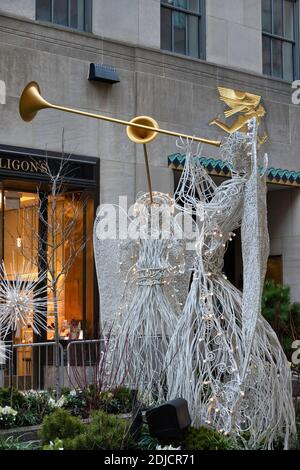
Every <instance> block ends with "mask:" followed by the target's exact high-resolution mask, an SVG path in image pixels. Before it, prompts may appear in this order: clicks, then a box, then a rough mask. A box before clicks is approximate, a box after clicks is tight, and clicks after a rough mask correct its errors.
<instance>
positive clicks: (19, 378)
mask: <svg viewBox="0 0 300 470" xmlns="http://www.w3.org/2000/svg"><path fill="white" fill-rule="evenodd" d="M101 343H102V340H100V339H97V340H78V341H77V340H76V341H71V342H69V343H68V344H67V346H66V347H65V348H64V347H63V346H62V344H60V345H59V373H60V387H64V386H65V387H74V386H76V385H79V383H80V382H81V383H84V384H85V385H87V384H89V383H91V382H92V381H93V378H94V376H93V374H94V371H95V365H96V364H97V361H98V359H99V357H100V351H101ZM55 348H56V345H55V342H43V343H27V344H14V345H12V344H11V345H10V346H9V354H8V359H7V360H6V363H5V365H2V366H0V367H2V370H1V371H0V372H1V374H0V379H1V380H0V387H1V386H4V387H11V386H12V387H15V388H16V389H18V390H47V389H49V388H54V387H55V382H56V380H55V378H56V367H55ZM1 382H2V383H1Z"/></svg>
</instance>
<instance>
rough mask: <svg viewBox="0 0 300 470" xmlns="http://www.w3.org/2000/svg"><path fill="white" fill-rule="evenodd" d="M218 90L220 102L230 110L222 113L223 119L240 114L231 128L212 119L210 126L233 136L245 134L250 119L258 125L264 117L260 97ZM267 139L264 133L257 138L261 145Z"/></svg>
mask: <svg viewBox="0 0 300 470" xmlns="http://www.w3.org/2000/svg"><path fill="white" fill-rule="evenodd" d="M218 90H219V94H220V100H221V101H223V102H224V103H225V104H226V105H227V106H228V107H229V108H230V109H228V110H226V111H225V112H224V114H225V117H226V118H229V117H231V116H234V115H235V114H237V113H242V114H240V116H238V118H237V119H236V120H235V121H234V123H233V124H232V125H231V126H228V125H227V124H225V123H224V122H222V121H220V120H219V119H213V120H212V121H211V122H210V123H209V125H210V126H212V125H216V126H218V127H220V129H223V131H225V132H227V133H228V134H233V133H234V132H237V131H239V132H243V133H245V132H247V130H248V127H247V124H248V122H249V121H250V120H251V119H253V118H256V120H257V124H258V125H259V124H260V122H261V119H262V118H263V117H264V116H265V115H266V110H265V108H264V107H263V106H262V104H261V96H259V95H254V94H252V93H247V92H243V91H238V90H232V89H231V88H224V87H218ZM267 139H268V136H267V134H266V133H265V134H264V135H263V136H262V137H259V136H258V142H259V143H260V144H261V145H262V144H263V143H265V142H266V140H267Z"/></svg>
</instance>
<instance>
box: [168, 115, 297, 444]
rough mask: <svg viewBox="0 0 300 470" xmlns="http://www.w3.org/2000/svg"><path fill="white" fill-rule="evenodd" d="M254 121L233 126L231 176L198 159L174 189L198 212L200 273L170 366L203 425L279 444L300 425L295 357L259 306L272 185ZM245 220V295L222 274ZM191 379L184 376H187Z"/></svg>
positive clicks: (228, 146) (173, 382) (228, 150)
mask: <svg viewBox="0 0 300 470" xmlns="http://www.w3.org/2000/svg"><path fill="white" fill-rule="evenodd" d="M256 132H257V129H256V121H255V120H253V121H251V123H250V124H249V132H248V134H241V133H234V134H232V135H230V136H229V137H228V140H227V142H226V143H225V145H224V146H223V153H225V157H226V158H227V160H229V163H230V165H231V167H232V178H231V179H230V180H228V181H225V182H223V183H221V185H220V186H217V185H216V184H215V183H214V181H213V180H212V179H211V178H210V176H209V175H208V174H207V172H206V170H205V169H204V168H203V166H202V165H201V164H199V163H197V159H194V158H193V153H192V145H191V143H187V149H186V150H187V151H186V165H185V169H184V171H183V174H182V177H181V180H180V183H179V187H178V189H177V193H176V203H177V204H178V206H181V210H183V211H188V212H189V213H193V214H195V215H197V216H198V220H199V226H200V236H199V240H198V243H197V245H196V251H195V261H194V276H193V279H192V283H191V288H190V291H189V294H188V296H187V299H186V303H185V305H184V307H183V311H182V315H181V317H180V319H179V321H178V324H177V327H176V329H175V332H174V334H173V337H172V339H171V341H170V345H169V348H168V352H167V357H166V364H168V363H171V362H172V366H171V367H169V368H168V373H167V384H168V398H169V399H172V398H175V397H177V396H182V397H183V398H185V399H186V400H187V401H188V403H189V407H190V411H191V415H192V419H193V422H194V424H195V425H203V424H205V425H210V426H212V427H214V428H215V429H217V430H218V431H219V432H222V433H224V434H229V433H232V434H233V435H235V436H239V437H241V438H242V436H243V435H244V433H245V432H246V431H247V432H248V434H249V435H250V439H249V440H248V442H247V443H246V442H245V446H246V445H247V446H249V447H250V448H254V447H255V446H256V445H258V443H260V442H261V441H262V440H263V439H265V442H266V444H265V445H266V447H268V448H271V447H272V445H273V442H274V440H275V439H276V438H277V437H279V436H280V435H283V436H284V439H285V447H287V446H288V440H289V436H290V434H292V433H293V432H294V429H295V428H294V409H293V403H292V394H291V379H290V371H289V369H288V364H287V360H286V358H285V356H284V353H283V351H282V348H281V346H280V344H279V341H278V340H277V337H276V335H275V333H274V332H273V330H272V328H271V327H270V326H269V324H268V323H267V322H266V321H265V320H264V319H263V317H262V316H261V314H260V301H261V293H262V286H263V280H264V276H265V271H266V260H267V256H268V247H269V245H268V242H269V240H268V231H267V223H266V183H265V179H264V175H261V173H260V169H259V168H258V165H257V154H256V142H257V135H256ZM241 225H242V239H243V260H244V294H243V295H242V293H241V292H240V291H239V290H238V289H236V288H235V287H234V286H233V285H232V284H231V283H230V282H229V281H228V280H227V278H226V276H225V275H224V274H223V273H222V270H223V263H224V254H225V251H226V247H227V244H228V242H229V241H230V240H231V239H232V237H233V236H234V230H236V229H237V228H238V227H240V226H241ZM182 377H184V380H182Z"/></svg>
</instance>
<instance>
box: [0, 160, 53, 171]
mask: <svg viewBox="0 0 300 470" xmlns="http://www.w3.org/2000/svg"><path fill="white" fill-rule="evenodd" d="M0 170H11V171H23V172H25V173H46V172H47V164H46V162H44V161H42V160H37V161H33V160H18V159H12V158H3V157H1V158H0Z"/></svg>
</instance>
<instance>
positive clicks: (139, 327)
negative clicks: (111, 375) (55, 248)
mask: <svg viewBox="0 0 300 470" xmlns="http://www.w3.org/2000/svg"><path fill="white" fill-rule="evenodd" d="M153 200H154V202H153V204H150V199H149V195H148V194H143V195H142V196H140V197H139V198H138V199H137V202H136V204H135V209H134V211H135V215H136V216H137V218H136V219H134V220H133V221H132V222H131V224H130V227H129V235H130V236H129V240H128V241H126V242H125V243H123V244H122V245H121V247H120V248H121V252H122V262H123V263H124V266H125V269H128V272H127V276H126V279H125V289H124V294H123V297H122V299H121V302H120V307H119V311H118V316H117V324H118V329H117V332H116V345H115V353H114V359H113V363H114V366H115V367H116V368H118V371H119V373H118V378H119V380H123V378H125V382H126V383H127V384H128V385H130V387H132V388H135V389H138V390H139V391H140V392H141V393H143V395H144V398H145V399H146V400H148V401H150V402H153V401H156V400H158V401H159V400H162V399H163V398H164V393H165V373H164V370H163V368H164V358H165V355H166V351H167V348H168V344H169V338H170V337H171V335H172V333H173V331H174V328H175V325H176V323H177V318H178V313H179V312H178V310H177V312H176V307H175V306H176V305H177V307H178V302H176V287H175V285H174V282H175V276H176V274H178V273H179V272H182V271H183V270H184V264H183V263H184V256H183V244H182V241H181V240H179V239H177V238H176V237H175V225H176V223H175V220H174V217H173V213H172V212H173V210H174V201H173V200H172V199H171V198H170V197H169V196H167V195H166V194H163V193H153ZM137 228H138V229H139V234H138V237H137V238H136V237H135V234H134V232H135V231H136V229H137ZM128 266H129V267H128Z"/></svg>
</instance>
